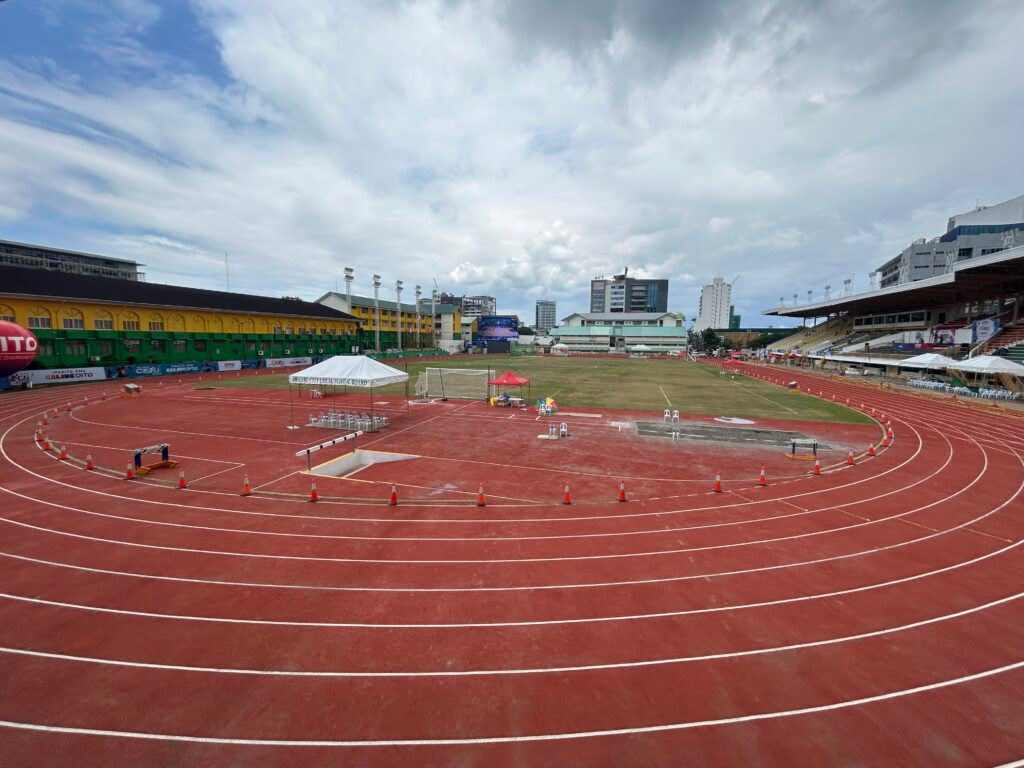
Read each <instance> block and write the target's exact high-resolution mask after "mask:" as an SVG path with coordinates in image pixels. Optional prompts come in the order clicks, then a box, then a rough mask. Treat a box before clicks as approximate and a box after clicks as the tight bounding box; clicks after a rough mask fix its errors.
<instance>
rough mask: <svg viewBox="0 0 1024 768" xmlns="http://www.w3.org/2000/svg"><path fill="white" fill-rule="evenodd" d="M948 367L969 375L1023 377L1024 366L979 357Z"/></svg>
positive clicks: (1004, 359) (991, 356) (1005, 360)
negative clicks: (988, 374) (1006, 374)
mask: <svg viewBox="0 0 1024 768" xmlns="http://www.w3.org/2000/svg"><path fill="white" fill-rule="evenodd" d="M949 367H950V368H953V369H955V370H958V371H969V372H971V373H1008V374H1010V375H1011V376H1024V365H1020V364H1019V363H1015V362H1013V361H1012V360H1007V359H1006V358H1004V357H996V356H995V355H979V356H978V357H972V358H970V359H969V360H961V361H960V362H958V363H953V364H952V365H950V366H949Z"/></svg>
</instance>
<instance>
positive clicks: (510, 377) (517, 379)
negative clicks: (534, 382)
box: [487, 371, 530, 387]
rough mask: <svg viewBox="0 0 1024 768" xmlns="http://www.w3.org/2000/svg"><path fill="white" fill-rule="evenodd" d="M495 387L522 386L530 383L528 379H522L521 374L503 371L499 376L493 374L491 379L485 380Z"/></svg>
mask: <svg viewBox="0 0 1024 768" xmlns="http://www.w3.org/2000/svg"><path fill="white" fill-rule="evenodd" d="M487 383H488V384H491V385H493V386H496V387H522V386H525V385H526V384H529V383H530V380H529V379H524V378H523V377H522V376H517V375H516V374H514V373H512V371H505V372H504V373H503V374H501V375H500V376H495V377H494V378H493V379H491V380H490V381H488V382H487Z"/></svg>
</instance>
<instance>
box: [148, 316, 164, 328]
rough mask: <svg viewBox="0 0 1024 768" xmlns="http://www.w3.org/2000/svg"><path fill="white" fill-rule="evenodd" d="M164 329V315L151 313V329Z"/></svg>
mask: <svg viewBox="0 0 1024 768" xmlns="http://www.w3.org/2000/svg"><path fill="white" fill-rule="evenodd" d="M163 329H164V316H163V315H150V316H149V330H151V331H162V330H163Z"/></svg>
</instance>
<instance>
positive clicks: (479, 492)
mask: <svg viewBox="0 0 1024 768" xmlns="http://www.w3.org/2000/svg"><path fill="white" fill-rule="evenodd" d="M476 505H477V506H478V507H486V506H487V499H485V498H484V487H483V486H482V485H481V486H480V487H479V488H477V489H476Z"/></svg>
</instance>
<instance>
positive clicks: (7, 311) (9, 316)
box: [0, 304, 18, 323]
mask: <svg viewBox="0 0 1024 768" xmlns="http://www.w3.org/2000/svg"><path fill="white" fill-rule="evenodd" d="M0 320H5V321H7V322H8V323H16V322H18V321H17V319H15V316H14V308H13V307H9V306H7V305H6V304H0Z"/></svg>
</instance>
